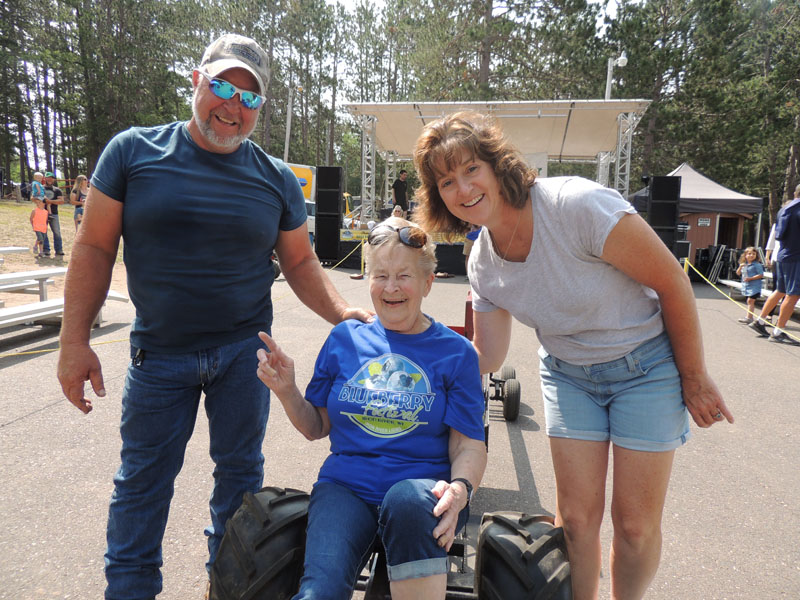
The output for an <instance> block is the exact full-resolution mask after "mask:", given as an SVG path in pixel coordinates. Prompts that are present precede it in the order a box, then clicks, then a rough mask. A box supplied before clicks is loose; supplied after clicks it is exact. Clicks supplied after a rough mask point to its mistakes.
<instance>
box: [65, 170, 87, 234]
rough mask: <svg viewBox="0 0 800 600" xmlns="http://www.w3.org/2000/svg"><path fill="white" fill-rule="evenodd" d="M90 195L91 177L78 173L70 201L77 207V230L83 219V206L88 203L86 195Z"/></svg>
mask: <svg viewBox="0 0 800 600" xmlns="http://www.w3.org/2000/svg"><path fill="white" fill-rule="evenodd" d="M88 195H89V179H88V178H87V177H86V175H78V176H77V177H76V178H75V185H74V186H73V188H72V191H71V192H70V194H69V203H70V204H72V205H73V206H74V207H75V229H76V230H77V229H78V227H79V226H80V224H81V221H82V220H83V207H84V205H85V204H86V196H88Z"/></svg>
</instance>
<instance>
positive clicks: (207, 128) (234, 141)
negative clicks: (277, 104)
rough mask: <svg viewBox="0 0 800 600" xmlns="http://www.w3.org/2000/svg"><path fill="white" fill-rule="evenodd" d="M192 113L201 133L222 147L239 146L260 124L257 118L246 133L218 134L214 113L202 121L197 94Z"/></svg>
mask: <svg viewBox="0 0 800 600" xmlns="http://www.w3.org/2000/svg"><path fill="white" fill-rule="evenodd" d="M192 115H193V116H194V122H195V123H197V128H198V129H199V130H200V134H201V135H202V136H203V137H204V138H206V139H207V140H208V141H209V142H210V143H211V144H213V145H214V146H219V147H221V148H236V147H237V146H239V144H241V143H242V142H243V141H245V140H246V139H247V138H248V137H250V134H251V133H253V130H254V129H255V128H256V125H257V124H258V120H256V122H255V123H253V126H252V127H251V128H250V131H248V132H247V133H244V134H239V135H231V136H221V135H217V132H216V131H214V128H213V127H211V119H213V118H214V115H209V116H208V119H206V120H205V121H201V120H200V117H199V116H198V114H197V94H195V95H194V97H193V98H192Z"/></svg>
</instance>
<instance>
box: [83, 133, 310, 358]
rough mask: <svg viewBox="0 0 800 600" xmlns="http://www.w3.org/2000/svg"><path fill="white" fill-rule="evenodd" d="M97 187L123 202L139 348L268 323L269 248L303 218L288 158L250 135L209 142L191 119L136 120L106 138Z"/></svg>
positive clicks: (179, 348)
mask: <svg viewBox="0 0 800 600" xmlns="http://www.w3.org/2000/svg"><path fill="white" fill-rule="evenodd" d="M92 185H93V186H96V187H97V189H98V190H100V191H101V192H103V193H104V194H106V195H108V196H110V197H111V198H114V199H115V200H119V201H120V202H123V203H124V207H123V217H122V220H123V222H122V239H123V244H124V254H123V256H124V259H125V265H126V267H127V273H128V292H129V294H130V297H131V300H132V301H133V304H134V306H135V307H136V318H135V320H134V322H133V326H132V329H131V343H132V344H133V345H134V346H135V347H137V348H143V349H145V350H152V351H159V352H166V353H180V352H192V351H194V350H199V349H202V348H210V347H214V346H219V345H222V344H228V343H233V342H237V341H240V340H243V339H245V338H247V337H249V336H251V335H256V333H257V332H258V331H259V330H261V329H263V330H269V328H270V325H271V323H272V302H271V298H270V288H271V286H272V282H273V269H272V266H271V264H270V260H269V257H270V253H271V252H272V249H273V247H274V245H275V241H276V239H277V236H278V230H279V229H280V230H283V231H291V230H293V229H296V228H298V227H300V226H301V225H302V224H303V223H304V222H305V220H306V209H305V202H304V199H303V194H302V191H301V190H300V185H299V184H298V182H297V178H296V177H295V176H294V174H293V173H292V172H291V171H290V170H289V168H288V167H287V166H286V165H285V164H284V163H283V162H282V161H280V160H278V159H276V158H273V157H271V156H269V155H268V154H267V153H266V152H264V151H263V150H262V149H261V148H260V147H259V146H258V145H256V144H254V143H253V142H251V141H249V140H245V141H244V142H243V143H242V145H241V146H240V147H239V148H238V149H237V150H236V151H235V152H232V153H231V154H216V153H214V152H208V151H206V150H203V149H202V148H200V147H199V146H197V144H195V143H194V141H193V140H192V138H191V136H190V134H189V131H188V129H187V128H186V123H185V122H177V123H170V124H169V125H161V126H158V127H148V128H142V127H134V128H131V129H129V130H127V131H124V132H122V133H120V134H118V135H117V136H115V137H114V138H113V139H112V140H111V141H110V142H109V144H108V146H106V148H105V150H104V151H103V154H102V156H101V157H100V160H99V162H98V164H97V168H96V169H95V171H94V174H93V176H92Z"/></svg>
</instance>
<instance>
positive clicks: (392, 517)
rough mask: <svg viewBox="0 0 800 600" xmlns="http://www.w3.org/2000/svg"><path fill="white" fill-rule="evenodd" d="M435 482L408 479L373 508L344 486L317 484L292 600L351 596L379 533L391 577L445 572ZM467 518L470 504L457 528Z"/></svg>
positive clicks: (392, 578) (325, 482) (459, 517)
mask: <svg viewBox="0 0 800 600" xmlns="http://www.w3.org/2000/svg"><path fill="white" fill-rule="evenodd" d="M435 484H436V481H435V480H433V479H405V480H403V481H400V482H398V483H396V484H395V485H393V486H392V487H391V488H390V489H389V491H388V492H386V496H384V499H383V502H382V503H381V505H380V506H374V505H370V504H367V503H366V502H364V501H363V500H362V499H361V498H359V497H358V496H356V495H355V494H354V493H353V492H351V491H350V490H349V489H347V488H346V487H344V486H341V485H338V484H336V483H331V482H329V481H320V482H318V483H317V484H316V485H315V486H314V490H313V491H312V492H311V502H310V504H309V508H308V528H307V532H306V554H305V563H304V573H303V578H302V579H301V580H300V592H299V593H298V594H297V595H295V596H294V599H293V600H303V599H306V600H310V599H312V598H313V600H348V599H349V598H350V597H351V596H352V594H353V588H354V587H355V584H356V580H357V578H358V574H359V573H360V572H361V570H362V569H363V568H364V566H365V565H366V562H367V560H368V559H369V552H370V550H371V548H372V545H373V543H374V542H375V540H376V539H377V538H378V537H380V539H381V541H382V543H383V547H384V548H385V550H386V562H387V565H388V567H387V568H388V572H389V579H390V580H391V581H398V580H402V579H415V578H418V577H428V576H430V575H438V574H441V573H446V572H447V568H448V562H447V561H448V559H447V552H446V551H445V550H444V548H441V547H439V545H438V543H437V542H436V540H435V539H434V537H433V530H434V528H435V527H436V525H438V523H439V518H438V517H434V516H433V507H434V506H436V503H437V502H438V500H437V499H436V497H435V496H434V495H433V493H432V492H431V489H432V488H433V486H434V485H435ZM468 517H469V508H468V507H467V508H465V509H464V510H462V511H461V513H460V514H459V516H458V525H457V529H456V532H458V531H459V530H460V529H461V528H462V527H464V525H465V524H466V522H467V518H468Z"/></svg>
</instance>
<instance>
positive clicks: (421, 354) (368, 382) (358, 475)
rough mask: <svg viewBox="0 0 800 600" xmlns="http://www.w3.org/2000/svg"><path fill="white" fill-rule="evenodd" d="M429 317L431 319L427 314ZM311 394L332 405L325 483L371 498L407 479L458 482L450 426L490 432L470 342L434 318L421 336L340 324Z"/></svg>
mask: <svg viewBox="0 0 800 600" xmlns="http://www.w3.org/2000/svg"><path fill="white" fill-rule="evenodd" d="M429 318H430V317H429ZM305 397H306V399H307V400H308V401H309V402H311V403H312V404H313V405H314V406H320V407H323V408H327V409H328V416H329V417H330V421H331V431H330V441H331V454H330V456H328V458H327V459H326V460H325V463H324V464H323V465H322V468H321V469H320V472H319V481H331V482H334V483H337V484H340V485H343V486H345V487H347V488H349V489H350V490H352V491H353V492H354V493H355V494H356V495H357V496H359V497H360V498H362V499H363V500H364V501H365V502H368V503H370V504H376V505H377V504H380V503H381V502H382V500H383V496H384V495H385V494H386V492H387V491H388V490H389V488H390V487H392V486H393V485H394V484H395V483H397V482H398V481H401V480H403V479H412V478H413V479H418V478H424V479H427V478H430V479H435V480H439V479H443V480H445V481H449V480H450V457H449V454H448V450H449V446H448V443H449V440H450V428H453V429H455V430H456V431H458V432H460V433H462V434H463V435H465V436H467V437H469V438H472V439H476V440H483V439H484V429H483V412H484V399H483V390H482V387H481V377H480V371H479V368H478V355H477V354H476V353H475V349H474V348H473V347H472V344H471V343H470V342H469V341H468V340H467V339H466V338H464V337H463V336H460V335H458V334H457V333H455V332H453V331H452V330H450V329H448V328H447V327H445V326H444V325H440V324H439V323H436V322H435V321H433V319H431V326H430V327H428V329H426V330H425V331H424V332H422V333H419V334H413V335H404V334H398V333H395V332H393V331H389V330H386V329H384V328H383V326H382V325H381V323H380V321H379V320H378V319H377V318H376V319H375V320H374V321H373V322H372V323H362V322H360V321H353V320H350V321H345V322H343V323H340V324H339V325H337V326H336V327H334V328H333V330H332V331H331V333H330V335H329V336H328V339H327V340H326V341H325V345H324V346H323V347H322V350H321V351H320V353H319V356H318V357H317V363H316V366H315V367H314V376H313V378H312V379H311V382H310V383H309V384H308V388H307V389H306V394H305Z"/></svg>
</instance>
